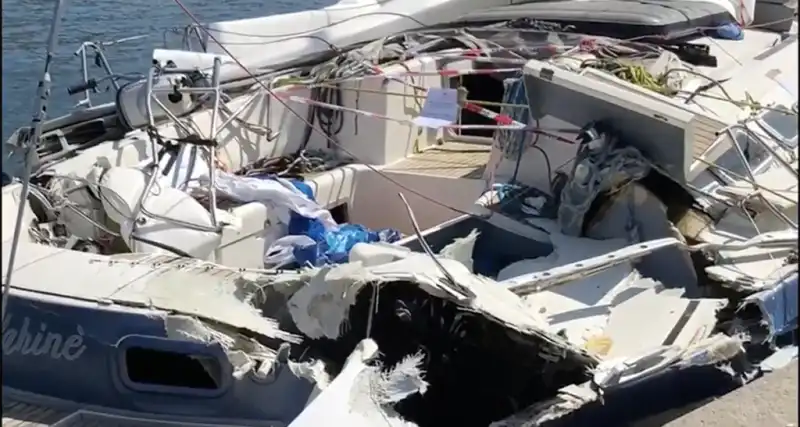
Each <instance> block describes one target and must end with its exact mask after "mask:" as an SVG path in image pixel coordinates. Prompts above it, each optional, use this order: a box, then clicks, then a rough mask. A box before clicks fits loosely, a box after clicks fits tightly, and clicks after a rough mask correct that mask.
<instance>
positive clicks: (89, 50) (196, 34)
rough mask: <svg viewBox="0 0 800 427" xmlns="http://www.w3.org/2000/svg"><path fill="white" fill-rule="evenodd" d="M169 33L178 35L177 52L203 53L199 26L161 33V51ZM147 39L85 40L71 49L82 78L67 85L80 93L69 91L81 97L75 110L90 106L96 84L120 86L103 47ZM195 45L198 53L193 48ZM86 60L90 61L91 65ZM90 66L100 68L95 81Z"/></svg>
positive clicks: (115, 87)
mask: <svg viewBox="0 0 800 427" xmlns="http://www.w3.org/2000/svg"><path fill="white" fill-rule="evenodd" d="M170 34H174V35H180V36H181V41H180V46H179V47H178V49H181V50H187V51H198V52H205V44H204V41H203V38H202V35H201V30H200V28H199V26H197V25H195V24H189V25H187V26H185V27H174V28H169V29H167V30H164V31H163V32H162V34H161V39H162V48H164V49H170V46H171V44H172V43H170V37H169V35H170ZM148 37H150V35H149V34H141V35H137V36H131V37H123V38H121V39H117V40H110V41H97V40H87V41H84V42H83V43H81V44H80V46H79V47H78V49H77V50H75V53H74V55H75V56H77V57H78V58H79V59H80V63H81V65H80V67H81V76H82V77H83V82H81V83H78V84H76V85H73V86H71V88H79V89H80V90H70V91H69V92H70V95H73V94H77V93H78V92H83V98H82V99H81V100H79V101H78V102H77V103H76V104H75V108H91V107H92V93H97V88H96V83H99V82H100V81H105V80H110V82H111V86H112V87H113V88H114V90H115V91H118V90H119V89H120V84H119V81H118V80H119V77H118V76H119V75H118V74H116V73H114V70H113V68H112V67H111V63H110V62H109V60H108V51H107V48H109V47H111V46H115V45H118V44H121V43H127V42H132V41H137V40H141V39H145V38H148ZM198 46H199V48H200V50H196V49H195V48H196V47H198ZM90 58H92V59H91V62H90ZM92 63H93V64H94V65H95V66H97V67H98V68H101V69H102V72H103V73H104V74H103V75H102V76H100V77H99V78H91V77H90V76H89V74H90V73H89V69H90V68H91V65H90V64H92Z"/></svg>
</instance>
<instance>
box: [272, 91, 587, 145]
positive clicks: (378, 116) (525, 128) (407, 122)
mask: <svg viewBox="0 0 800 427" xmlns="http://www.w3.org/2000/svg"><path fill="white" fill-rule="evenodd" d="M275 96H276V97H277V98H280V99H283V100H286V101H292V102H297V103H299V104H306V105H313V106H317V107H323V108H329V109H331V110H336V111H343V112H347V113H353V114H358V115H361V116H364V117H372V118H376V119H381V120H388V121H392V122H396V123H401V124H405V125H414V126H415V123H414V122H413V121H412V120H407V119H398V118H396V117H390V116H387V115H384V114H378V113H373V112H371V111H366V110H359V109H357V108H350V107H344V106H341V105H337V104H330V103H327V102H322V101H316V100H313V99H311V98H308V97H303V96H297V95H289V94H286V93H280V92H275ZM479 108H481V109H484V108H483V107H479ZM470 111H472V110H470ZM487 111H490V112H491V113H493V114H497V113H495V112H494V111H491V110H487ZM497 115H500V114H497ZM503 116H504V115H503ZM517 123H518V124H519V126H517V125H516V124H517ZM442 128H444V129H454V130H455V129H461V130H464V129H470V130H475V129H489V130H505V131H525V132H531V133H534V134H540V135H544V136H547V137H550V138H553V139H556V140H558V141H560V142H563V143H566V144H574V143H575V141H573V140H571V139H569V138H564V137H562V136H559V135H557V134H555V133H554V131H547V130H544V129H541V128H539V127H536V126H528V125H525V124H522V123H519V122H516V121H515V122H514V123H512V124H511V125H505V124H498V125H456V124H452V125H445V126H442ZM556 131H557V130H556Z"/></svg>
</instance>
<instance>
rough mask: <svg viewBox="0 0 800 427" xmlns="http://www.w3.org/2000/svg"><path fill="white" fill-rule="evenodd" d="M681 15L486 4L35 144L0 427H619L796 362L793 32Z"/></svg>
mask: <svg viewBox="0 0 800 427" xmlns="http://www.w3.org/2000/svg"><path fill="white" fill-rule="evenodd" d="M595 7H596V8H601V9H604V10H605V12H604V13H610V12H608V11H609V10H612V11H613V10H617V11H618V13H619V14H622V13H623V11H624V12H626V13H627V12H629V11H630V9H631V8H632V7H638V8H641V12H642V13H641V15H642V16H649V17H653V16H656V17H657V18H658V19H661V21H658V22H659V23H658V25H653V26H650V27H648V26H647V25H644V24H642V22H640V21H636V22H629V23H627V24H625V23H622V24H617V25H618V26H617V27H615V28H614V29H609V28H608V27H607V26H603V25H599V24H598V22H596V21H597V20H598V19H599V18H597V16H594V15H597V14H592V13H591V12H592V10H594V9H592V8H595ZM615 8H616V9H615ZM655 9H659V10H660V9H661V8H655ZM670 9H671V10H674V11H675V12H676V16H677V17H671V16H666V15H663V14H662V13H661V12H663V11H661V10H660V12H659V13H656V12H655V11H654V7H653V6H652V5H642V4H631V3H626V2H617V1H599V2H591V3H590V2H571V1H567V2H558V3H550V4H536V3H533V4H523V5H514V6H505V7H498V8H493V9H488V10H485V11H481V12H474V13H471V14H468V15H466V16H464V17H462V18H460V19H458V20H456V21H455V22H449V23H442V25H439V26H437V27H435V28H429V29H419V30H415V31H414V32H410V33H408V32H407V33H404V34H401V35H397V36H392V37H387V38H384V39H380V40H377V41H375V42H373V43H370V44H367V45H366V46H353V47H352V48H350V49H348V50H346V51H343V52H341V53H337V54H335V55H333V56H334V57H333V58H331V59H328V60H327V61H321V62H315V63H313V64H310V65H309V64H305V65H303V66H298V67H293V68H291V69H286V70H279V71H278V72H276V73H275V74H274V75H273V76H271V78H270V80H269V81H268V83H263V84H262V83H258V84H256V85H255V86H254V87H253V88H252V91H251V92H249V93H245V94H238V96H223V95H225V93H224V91H223V90H221V89H220V88H219V86H216V85H215V82H216V83H218V82H219V81H218V79H215V78H214V76H215V75H216V74H215V73H214V72H212V73H211V74H210V75H208V76H199V77H202V79H205V80H207V82H208V83H209V85H210V86H209V87H210V90H208V88H206V89H203V90H208V92H207V93H210V94H211V95H212V97H211V98H210V99H211V101H212V102H202V103H199V105H200V106H201V107H202V108H199V109H198V111H194V112H192V113H191V114H190V115H187V116H182V117H173V118H169V119H168V120H166V121H160V122H157V121H155V119H154V118H153V117H152V114H151V113H152V111H151V110H152V109H154V108H158V109H160V110H159V111H160V112H162V113H164V112H165V111H168V110H169V109H168V108H166V107H165V106H164V105H165V102H167V101H165V100H164V99H167V98H166V96H164V98H159V97H158V96H160V95H159V93H158V90H157V88H155V87H154V86H155V85H150V87H151V89H152V91H151V93H148V97H147V100H148V102H147V103H146V105H144V106H143V107H142V108H143V110H142V111H145V114H144V115H143V117H146V116H150V118H149V126H146V127H144V128H141V129H132V130H130V131H129V132H128V133H127V134H126V135H125V136H124V138H121V139H119V140H110V141H103V142H101V143H98V144H88V145H85V146H84V145H82V144H81V143H80V142H79V143H76V144H74V145H72V144H70V140H69V139H67V140H66V141H65V144H62V145H59V146H55V145H53V144H52V143H48V139H47V138H45V140H44V141H43V144H41V145H40V146H39V147H37V149H38V153H37V154H38V155H39V162H38V163H39V164H38V165H37V170H36V171H35V173H34V174H33V177H32V179H31V180H30V183H28V184H26V183H25V182H17V183H14V184H12V185H10V186H6V187H4V188H3V202H4V203H3V246H4V247H3V273H4V280H5V281H4V310H3V352H4V357H3V371H4V375H3V390H4V396H3V404H4V423H5V422H6V419H7V418H8V419H9V420H16V421H34V422H37V421H38V422H40V423H44V424H53V425H72V423H80V422H81V421H86V422H89V421H95V422H106V423H127V424H132V425H142V426H144V425H164V424H175V423H177V424H180V425H242V426H262V425H275V426H278V425H291V426H295V427H309V426H318V425H363V426H369V427H379V426H380V427H382V426H393V427H394V426H408V425H417V426H419V427H428V426H438V425H441V424H442V423H445V422H448V423H458V424H461V425H464V426H476V427H477V426H480V427H483V426H488V425H493V426H559V425H567V426H569V425H584V424H588V423H589V422H595V423H596V421H597V420H598V419H605V420H609V423H611V422H613V423H614V424H615V425H622V424H624V423H627V422H635V421H636V420H639V419H642V418H644V417H646V416H649V415H653V414H656V413H658V412H661V411H665V410H668V409H672V408H675V407H680V406H682V405H685V404H689V403H693V402H697V401H702V400H703V399H706V398H709V397H712V396H715V395H719V394H722V393H725V392H727V391H729V390H731V389H733V388H735V387H737V386H740V385H741V384H744V383H746V382H748V381H749V380H751V379H752V378H754V377H756V376H758V375H759V374H760V373H761V372H763V371H765V370H768V369H771V367H774V366H776V364H780V363H781V360H780V357H777V358H776V355H777V356H782V355H784V354H785V353H782V352H781V351H776V350H777V349H791V348H793V346H794V345H795V344H796V342H795V336H794V333H795V329H796V326H797V324H796V322H797V319H796V312H797V304H796V301H797V296H796V293H797V226H796V217H797V195H796V193H797V172H796V170H797V127H796V117H797V88H796V85H793V82H794V81H796V80H797V53H796V47H797V40H796V35H795V34H796V32H791V31H790V32H787V31H785V29H784V28H782V27H780V26H778V27H770V26H766V27H765V28H753V29H741V28H739V30H740V31H741V34H740V35H741V36H742V37H743V39H741V40H725V39H719V40H718V39H715V38H712V36H710V35H708V34H706V33H707V27H714V28H717V29H719V28H724V29H726V31H729V30H731V29H736V28H738V27H736V26H735V25H734V24H735V20H734V19H733V18H731V16H736V14H735V13H732V12H731V11H730V10H728V8H726V7H723V6H720V5H718V4H716V3H703V2H674V1H673V2H670ZM576 11H580V12H581V13H577V12H576ZM790 11H791V10H790V9H787V14H786V15H785V16H784V17H783V19H784V21H786V22H789V21H791V22H794V21H793V17H792V14H791V13H789V12H790ZM648 14H649V15H648ZM686 16H692V17H694V18H693V19H691V20H689V21H687V20H686V19H685V17H686ZM784 21H781V22H784ZM643 25H644V27H645V29H644V30H642V26H643ZM726 25H727V26H726ZM794 25H795V26H796V23H795V24H794ZM620 28H621V29H620ZM626 31H627V32H633V31H639V32H641V31H644V33H637V34H634V35H631V34H629V33H626ZM665 32H666V34H665ZM674 33H680V34H681V38H680V39H679V40H675V39H670V38H669V37H668V35H669V34H674ZM723 33H724V31H723ZM633 36H637V37H639V39H638V40H637V41H623V40H621V39H623V38H630V37H633ZM714 36H715V37H719V35H717V34H715V35H714ZM235 56H236V55H233V56H232V57H235ZM217 64H218V66H217V67H215V71H216V70H219V69H220V66H221V64H220V61H217ZM333 71H336V72H333ZM169 74H170V70H169V69H162V68H157V69H154V70H153V71H152V72H151V78H152V77H155V76H156V75H169ZM177 74H178V75H180V73H177ZM648 76H649V77H648ZM654 76H660V78H656V77H654ZM198 86H202V85H198ZM194 89H197V88H194ZM170 90H171V91H172V89H170ZM182 91H183V93H185V95H184V96H186V97H190V96H191V94H192V89H190V88H180V87H178V88H176V89H175V90H174V92H178V93H182ZM426 92H427V93H428V95H427V96H426ZM170 94H172V95H173V99H177V98H176V97H175V96H174V93H172V92H171V93H170ZM434 95H436V96H438V97H440V99H439V100H438V101H437V99H433V98H434ZM181 99H183V98H181ZM150 101H152V102H150ZM437 102H438V104H439V105H438V107H437V105H436V103H437ZM150 104H152V105H150ZM148 105H149V106H148ZM148 111H150V112H148ZM453 114H455V116H453ZM165 115H166V116H168V114H165ZM787 123H788V125H787ZM23 133H24V132H23ZM33 134H34V136H35V132H34V133H33ZM34 139H35V138H34ZM65 139H66V138H65ZM55 140H56V141H60V140H59V139H57V138H56V139H55ZM23 142H24V139H23ZM59 144H60V143H59ZM43 147H45V148H46V149H47V150H55V152H56V153H61V154H63V153H65V152H69V153H70V155H61V156H54V157H47V156H45V155H44V154H48V153H47V152H43V151H42V150H44V148H43ZM59 147H60V148H59ZM49 154H52V152H49ZM43 160H44V161H43ZM289 178H292V179H294V180H293V181H292V180H290V179H289ZM26 185H28V186H29V188H30V196H25V195H24V193H25V192H24V191H23V190H24V189H25V187H26ZM304 191H310V192H309V193H305V192H304ZM398 193H401V194H402V196H398ZM18 208H19V212H21V213H22V215H21V216H20V217H19V218H21V219H16V218H17V217H16V216H15V215H16V214H17V209H18ZM344 224H350V225H353V224H360V225H361V226H360V227H363V230H362V231H364V230H366V231H370V230H399V233H400V234H401V235H397V234H393V235H394V237H393V238H382V237H380V236H379V234H381V233H379V232H377V231H372V232H373V233H374V234H375V236H376V237H373V238H371V239H370V238H364V239H361V240H357V239H354V240H350V241H349V242H348V244H346V245H344V246H343V247H344V248H345V250H344V253H345V255H344V256H341V255H340V254H341V253H342V252H341V251H339V250H331V248H332V247H334V246H336V245H334V244H332V243H333V242H334V240H328V237H331V236H334V235H335V233H334V232H335V231H338V230H342V229H345V228H346V227H344ZM17 229H19V230H22V231H23V232H22V233H19V238H17V237H15V231H17ZM314 230H323V231H324V233H320V234H316V233H314V232H313V231H314ZM359 230H361V228H359ZM383 234H384V235H386V234H387V233H383ZM320 236H322V237H321V238H320ZM398 238H399V240H397V239H398ZM381 240H382V242H377V241H381ZM387 241H391V243H387ZM323 242H324V244H323ZM326 245H327V246H326ZM265 267H269V268H265ZM378 354H380V356H378ZM783 363H785V361H784V362H783ZM633 396H635V398H636V402H637V405H636V406H635V407H630V405H628V403H629V402H630V401H631V399H632V398H633ZM6 417H7V418H6Z"/></svg>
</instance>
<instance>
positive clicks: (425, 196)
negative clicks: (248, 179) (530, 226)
mask: <svg viewBox="0 0 800 427" xmlns="http://www.w3.org/2000/svg"><path fill="white" fill-rule="evenodd" d="M173 1H174V2H175V3H176V4H177V5H178V7H179V8H181V10H182V11H183V12H184V13H185V14H186V15H187V16H188V17H189V19H191V20H192V21H193V22H194V23H196V24H198V25H199V24H200V20H199V19H197V17H196V16H195V15H194V14H193V13H192V12H191V11H190V10H189V9H188V8H187V7H186V6H185V5H184V4H183V2H182V1H181V0H173ZM203 30H204V31H206V35H207V36H208V37H209V38H210V39H211V40H212V41H214V43H217V44H218V45H219V47H220V49H222V50H223V51H224V52H225V54H226V55H228V56H229V57H230V58H231V59H232V60H233V61H234V62H236V64H237V65H238V66H239V67H241V68H242V70H243V71H244V72H245V73H247V74H248V75H249V76H250V77H251V78H253V79H255V76H254V75H253V73H252V72H251V71H250V70H249V69H248V68H247V67H246V66H245V65H244V64H242V62H241V61H240V60H239V59H238V58H236V57H235V56H234V55H232V54H231V52H230V51H229V50H228V49H227V48H226V47H225V46H223V45H222V44H221V43H220V42H219V40H217V39H216V37H214V35H213V34H211V33H210V32H209V31H208V30H205V29H203ZM256 82H257V84H258V85H259V86H261V88H263V89H264V90H265V91H266V92H267V93H268V94H269V95H270V96H271V97H273V98H274V99H275V100H276V101H278V102H279V103H280V104H281V105H283V106H284V108H286V110H287V111H289V112H291V114H292V115H294V116H295V117H297V118H298V119H300V120H301V121H303V122H304V123H305V124H306V126H309V127H310V128H311V129H312V131H316V132H317V133H319V134H320V135H321V136H322V137H323V138H325V139H326V140H327V141H329V142H330V143H332V144H334V145H335V146H336V147H337V148H338V149H339V150H341V151H343V152H345V153H346V154H347V155H349V156H350V157H352V158H353V159H356V158H357V157H356V156H355V155H353V153H352V152H350V151H349V150H347V149H346V148H344V147H343V146H342V145H341V144H339V143H338V142H337V141H336V140H334V139H333V138H332V137H330V136H328V135H327V134H325V133H324V132H322V131H321V130H319V129H316V128H315V127H314V126H313V124H312V123H310V122H309V121H308V120H307V119H306V118H305V117H303V116H302V115H301V114H300V113H298V112H297V111H295V110H294V109H293V108H292V107H291V106H290V105H289V103H288V102H286V101H284V100H283V99H281V98H280V97H279V96H277V95H276V94H275V92H274V91H273V90H272V89H271V88H270V87H269V86H268V85H266V84H265V83H264V82H262V81H261V80H258V79H256ZM364 166H365V167H366V168H367V169H369V170H370V171H372V172H374V173H375V174H377V175H379V176H380V177H381V178H383V179H385V180H387V181H389V182H391V183H392V184H394V185H396V186H397V187H399V188H402V189H403V190H405V191H408V192H409V193H411V194H414V195H416V196H418V197H420V198H422V199H424V200H426V201H429V202H431V203H433V204H435V205H438V206H441V207H443V208H446V209H449V210H451V211H453V212H456V213H459V214H461V215H467V216H470V217H480V216H478V215H475V214H474V213H471V212H467V211H464V210H462V209H458V208H456V207H454V206H450V205H447V204H445V203H442V202H440V201H438V200H436V199H434V198H432V197H430V196H427V195H425V194H423V193H421V192H419V191H417V190H414V189H413V188H409V187H407V186H405V185H403V184H402V183H400V182H399V181H397V180H395V179H392V178H391V177H390V176H388V175H386V174H384V173H383V172H381V171H380V170H378V169H377V168H376V167H374V166H372V165H370V164H366V163H364Z"/></svg>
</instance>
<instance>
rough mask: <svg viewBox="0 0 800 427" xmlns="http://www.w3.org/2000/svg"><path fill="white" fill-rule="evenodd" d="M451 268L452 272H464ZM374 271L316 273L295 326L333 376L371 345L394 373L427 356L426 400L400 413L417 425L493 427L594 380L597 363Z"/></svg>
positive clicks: (296, 298)
mask: <svg viewBox="0 0 800 427" xmlns="http://www.w3.org/2000/svg"><path fill="white" fill-rule="evenodd" d="M447 261H450V263H449V264H448V266H449V267H448V269H449V270H454V269H455V268H454V267H462V268H463V266H459V265H458V264H459V263H458V262H457V261H451V260H447ZM410 262H411V264H408V265H412V266H413V265H417V264H414V263H415V262H416V263H419V262H421V261H415V260H411V261H410ZM359 268H361V270H362V271H357V270H358V269H359ZM420 270H423V269H422V268H421V267H420ZM463 270H464V272H465V273H466V269H465V268H463ZM375 272H376V271H375V270H374V269H373V270H371V271H367V270H366V269H364V268H363V267H361V266H359V265H358V263H351V264H348V265H340V266H336V267H323V268H321V269H318V270H317V273H316V274H314V273H309V274H310V276H311V277H310V280H309V281H308V285H307V286H306V287H304V288H303V289H301V290H300V291H298V292H297V293H295V294H294V295H293V296H292V297H291V299H290V301H289V309H290V311H291V313H292V318H293V319H294V321H295V324H296V325H297V328H298V329H299V330H300V331H301V332H302V333H303V334H305V335H306V336H308V337H311V338H317V339H316V340H314V341H312V342H311V343H309V344H310V345H309V347H308V349H307V350H305V351H306V352H307V356H308V357H311V358H314V359H321V360H325V361H326V364H327V367H328V368H329V369H330V370H331V373H332V374H335V373H337V372H339V371H340V370H341V369H342V368H343V366H344V362H345V360H346V359H347V357H348V356H349V355H350V354H351V352H352V350H353V348H355V347H356V346H357V345H358V343H359V342H361V341H362V340H363V339H365V338H367V337H368V338H370V339H372V340H374V341H375V342H376V343H377V345H378V348H379V349H380V352H381V355H382V356H381V358H380V359H381V363H383V364H385V365H386V366H392V365H397V364H401V365H402V363H403V360H407V358H408V357H409V356H410V355H417V354H418V355H420V359H419V360H418V362H419V368H420V369H421V371H422V372H423V373H424V376H423V378H424V380H425V381H426V382H427V383H428V387H427V390H426V392H425V393H424V394H412V395H409V396H408V397H406V398H405V399H403V400H400V401H398V402H397V403H396V404H395V406H394V409H395V410H396V411H397V412H398V413H399V415H400V416H402V417H403V418H404V419H405V420H408V421H410V422H413V423H415V424H416V425H418V426H419V427H439V426H441V425H444V424H445V423H447V424H453V425H459V426H464V427H469V426H476V427H485V426H488V425H489V424H491V423H492V422H493V421H498V420H502V419H504V418H506V417H508V416H510V415H512V414H514V413H515V412H517V411H519V410H520V409H522V408H525V407H527V406H529V405H531V404H534V403H536V402H539V401H542V400H547V399H550V398H552V397H553V396H555V395H556V394H557V392H558V390H559V389H560V388H562V387H564V386H567V385H569V384H580V383H584V382H585V381H587V379H588V378H589V376H588V375H589V370H590V369H591V365H592V363H591V361H590V360H591V359H590V358H587V359H584V358H582V357H580V356H578V355H576V354H575V353H572V352H570V351H565V350H564V349H563V348H558V347H554V346H553V342H547V339H543V338H542V337H540V336H536V335H533V334H526V333H523V332H521V331H519V330H518V329H515V328H514V327H512V326H511V325H509V324H507V323H504V322H499V321H498V320H497V319H493V318H491V317H490V316H488V315H487V314H486V313H479V312H476V311H477V310H476V309H474V308H473V309H471V307H469V305H468V304H465V303H457V302H455V301H453V300H451V299H449V298H447V297H443V296H442V295H436V292H433V291H432V290H431V289H426V288H423V287H422V286H421V285H420V283H418V282H416V281H414V280H413V279H412V280H399V279H398V280H393V279H392V278H391V277H389V278H387V276H390V275H382V276H381V277H378V275H375V274H374V273H375ZM423 274H431V275H433V273H423ZM467 274H468V273H467ZM411 275H412V276H413V275H414V273H411ZM470 276H471V275H470ZM473 277H475V276H473ZM476 280H477V279H476ZM492 284H493V283H492ZM495 287H496V285H495ZM376 289H377V293H376ZM500 291H502V292H507V291H505V290H502V289H501V290H500ZM493 292H496V291H493ZM478 298H480V296H479V297H478ZM465 305H466V306H465ZM370 322H371V326H368V325H369V324H370ZM368 334H369V335H368Z"/></svg>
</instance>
